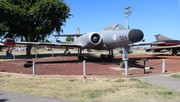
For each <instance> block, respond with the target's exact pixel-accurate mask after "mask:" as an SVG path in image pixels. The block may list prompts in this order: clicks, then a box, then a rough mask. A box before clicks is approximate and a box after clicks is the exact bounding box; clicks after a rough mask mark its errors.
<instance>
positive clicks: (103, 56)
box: [100, 49, 114, 61]
mask: <svg viewBox="0 0 180 102" xmlns="http://www.w3.org/2000/svg"><path fill="white" fill-rule="evenodd" d="M100 57H101V59H102V60H104V59H105V58H107V59H108V60H109V61H112V60H113V59H114V55H113V49H111V50H109V54H108V55H107V57H106V55H103V54H101V56H100Z"/></svg>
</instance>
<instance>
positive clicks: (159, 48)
mask: <svg viewBox="0 0 180 102" xmlns="http://www.w3.org/2000/svg"><path fill="white" fill-rule="evenodd" d="M154 36H155V38H156V41H154V42H153V44H152V45H151V48H149V49H146V52H149V51H153V52H168V51H169V52H171V54H172V55H173V56H174V55H177V53H178V52H179V51H180V40H173V39H171V38H168V37H165V36H163V35H161V34H158V35H154Z"/></svg>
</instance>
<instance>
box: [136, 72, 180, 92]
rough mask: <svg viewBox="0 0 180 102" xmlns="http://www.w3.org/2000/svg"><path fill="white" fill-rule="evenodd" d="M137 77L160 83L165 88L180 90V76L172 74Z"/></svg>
mask: <svg viewBox="0 0 180 102" xmlns="http://www.w3.org/2000/svg"><path fill="white" fill-rule="evenodd" d="M137 78H138V79H140V80H142V81H145V82H148V83H152V84H156V85H160V86H163V87H165V88H168V89H172V90H175V91H178V92H180V78H174V77H171V76H170V74H164V75H151V76H143V77H137Z"/></svg>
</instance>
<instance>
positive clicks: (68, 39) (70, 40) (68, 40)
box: [66, 36, 74, 42]
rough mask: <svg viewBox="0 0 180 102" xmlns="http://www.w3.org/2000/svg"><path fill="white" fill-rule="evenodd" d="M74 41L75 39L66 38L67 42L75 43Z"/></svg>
mask: <svg viewBox="0 0 180 102" xmlns="http://www.w3.org/2000/svg"><path fill="white" fill-rule="evenodd" d="M73 41H74V38H73V37H70V36H68V37H67V38H66V42H73Z"/></svg>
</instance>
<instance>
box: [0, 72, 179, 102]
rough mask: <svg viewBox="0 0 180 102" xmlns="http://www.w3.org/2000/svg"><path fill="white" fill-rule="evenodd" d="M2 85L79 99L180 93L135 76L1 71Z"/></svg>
mask: <svg viewBox="0 0 180 102" xmlns="http://www.w3.org/2000/svg"><path fill="white" fill-rule="evenodd" d="M0 89H3V90H10V91H17V92H24V93H31V94H35V95H40V96H44V97H56V98H60V99H64V100H74V101H77V102H79V101H80V102H92V101H101V102H106V101H108V102H109V101H117V102H121V101H132V100H133V101H148V100H149V101H151V102H154V101H159V100H161V101H176V100H180V97H179V96H180V93H178V92H175V91H172V90H168V89H165V88H162V87H160V86H157V85H153V84H149V83H146V82H143V81H141V80H139V79H136V78H113V79H112V78H104V77H103V78H99V77H98V78H97V77H87V79H84V78H83V76H82V77H80V76H78V77H60V76H49V77H48V76H31V75H6V74H5V75H4V74H0Z"/></svg>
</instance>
